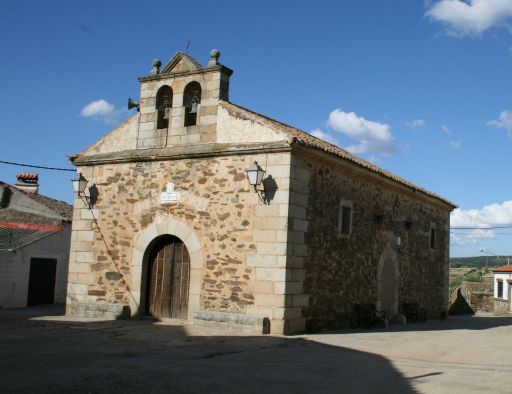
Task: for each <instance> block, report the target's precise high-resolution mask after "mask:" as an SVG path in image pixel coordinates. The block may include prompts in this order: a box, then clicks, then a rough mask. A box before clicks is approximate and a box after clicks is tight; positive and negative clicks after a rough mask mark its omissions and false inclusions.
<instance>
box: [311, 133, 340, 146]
mask: <svg viewBox="0 0 512 394" xmlns="http://www.w3.org/2000/svg"><path fill="white" fill-rule="evenodd" d="M309 134H311V135H312V136H313V137H316V138H320V139H321V140H324V141H327V142H329V143H330V144H333V145H338V142H337V141H336V138H334V136H332V135H331V134H330V133H326V132H325V131H322V130H320V129H314V130H311V131H310V132H309Z"/></svg>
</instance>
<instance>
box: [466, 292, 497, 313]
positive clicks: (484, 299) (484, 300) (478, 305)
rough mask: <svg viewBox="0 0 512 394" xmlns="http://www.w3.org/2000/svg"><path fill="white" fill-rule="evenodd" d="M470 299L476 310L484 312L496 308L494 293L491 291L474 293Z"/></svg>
mask: <svg viewBox="0 0 512 394" xmlns="http://www.w3.org/2000/svg"><path fill="white" fill-rule="evenodd" d="M470 301H471V306H472V307H473V309H474V310H477V311H483V312H492V311H493V310H494V294H493V293H491V292H477V293H472V294H471V298H470Z"/></svg>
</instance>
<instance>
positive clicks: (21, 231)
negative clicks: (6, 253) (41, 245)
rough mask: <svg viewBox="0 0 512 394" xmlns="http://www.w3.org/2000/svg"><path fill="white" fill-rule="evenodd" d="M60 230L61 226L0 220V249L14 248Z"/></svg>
mask: <svg viewBox="0 0 512 394" xmlns="http://www.w3.org/2000/svg"><path fill="white" fill-rule="evenodd" d="M60 230H62V226H56V225H45V224H32V223H13V222H0V250H15V249H18V248H21V247H22V246H24V245H27V244H29V243H32V242H34V241H37V240H38V239H41V238H44V237H46V236H48V235H50V234H53V233H55V232H57V231H60Z"/></svg>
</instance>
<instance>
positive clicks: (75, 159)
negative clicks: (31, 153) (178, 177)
mask: <svg viewBox="0 0 512 394" xmlns="http://www.w3.org/2000/svg"><path fill="white" fill-rule="evenodd" d="M291 149H292V148H291V146H290V145H289V144H288V143H287V142H286V141H278V142H272V143H265V144H264V143H251V144H219V143H212V144H200V145H184V146H175V147H165V148H150V149H130V150H124V151H120V152H113V153H101V154H97V155H91V156H70V158H69V159H70V161H71V162H72V163H73V164H74V165H75V166H77V167H79V166H93V165H98V164H114V163H134V162H142V161H158V160H183V159H196V158H207V157H219V156H233V155H256V154H260V153H276V152H290V151H291Z"/></svg>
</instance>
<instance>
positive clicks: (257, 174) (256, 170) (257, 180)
mask: <svg viewBox="0 0 512 394" xmlns="http://www.w3.org/2000/svg"><path fill="white" fill-rule="evenodd" d="M245 171H246V172H247V179H248V180H249V184H251V185H252V186H254V191H255V192H256V193H258V194H259V196H260V198H261V201H263V203H264V204H268V203H269V202H270V201H269V200H268V199H267V197H266V193H265V185H264V184H263V177H264V176H265V170H264V169H263V168H261V167H260V166H259V165H258V162H257V161H255V162H254V163H253V164H252V166H250V167H249V168H248V169H247V170H245ZM260 185H262V186H263V189H258V186H260Z"/></svg>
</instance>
